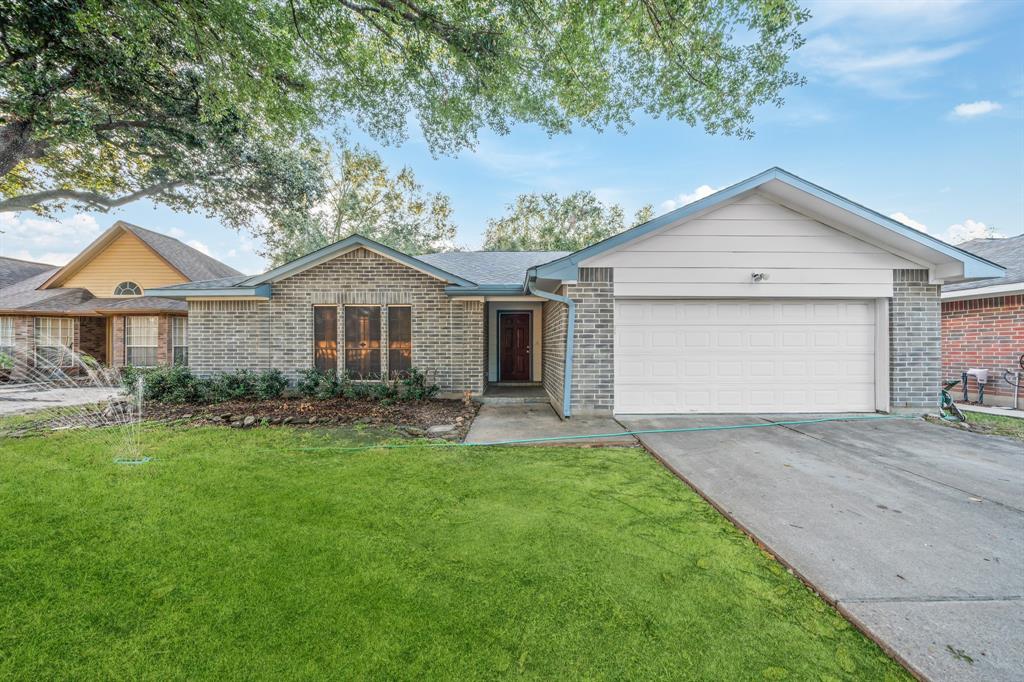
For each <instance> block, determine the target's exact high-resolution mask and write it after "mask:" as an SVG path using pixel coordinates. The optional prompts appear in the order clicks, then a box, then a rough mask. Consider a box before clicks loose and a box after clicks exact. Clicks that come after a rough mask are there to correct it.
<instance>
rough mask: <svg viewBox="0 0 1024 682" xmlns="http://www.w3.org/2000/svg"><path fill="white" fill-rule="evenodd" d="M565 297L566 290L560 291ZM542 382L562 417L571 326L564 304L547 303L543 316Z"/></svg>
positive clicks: (553, 405)
mask: <svg viewBox="0 0 1024 682" xmlns="http://www.w3.org/2000/svg"><path fill="white" fill-rule="evenodd" d="M558 294H559V295H562V296H564V295H565V288H564V287H563V288H562V289H560V290H559V291H558ZM541 318H542V321H541V324H542V327H541V382H542V384H543V386H544V392H545V393H547V394H548V399H549V400H550V401H551V406H552V407H554V408H555V412H557V413H558V414H559V415H561V416H565V415H562V402H563V399H564V396H563V393H562V387H563V386H564V385H565V333H566V328H567V327H568V324H569V313H568V308H567V306H566V305H565V304H564V303H558V302H556V301H545V302H544V310H543V312H542V314H541Z"/></svg>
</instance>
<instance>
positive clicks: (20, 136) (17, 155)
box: [0, 119, 46, 177]
mask: <svg viewBox="0 0 1024 682" xmlns="http://www.w3.org/2000/svg"><path fill="white" fill-rule="evenodd" d="M45 147H46V144H45V143H44V142H40V141H34V140H32V122H31V121H25V120H22V119H14V120H13V121H12V122H10V123H8V124H7V125H5V126H2V127H0V177H3V176H5V175H7V174H8V173H10V172H11V171H12V170H14V168H15V167H16V166H17V165H18V164H19V163H21V162H22V161H24V160H25V159H36V158H39V157H40V156H42V155H43V152H44V149H45Z"/></svg>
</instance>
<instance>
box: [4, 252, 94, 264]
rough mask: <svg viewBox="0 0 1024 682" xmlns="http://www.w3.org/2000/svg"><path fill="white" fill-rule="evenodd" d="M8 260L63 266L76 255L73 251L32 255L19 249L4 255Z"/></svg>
mask: <svg viewBox="0 0 1024 682" xmlns="http://www.w3.org/2000/svg"><path fill="white" fill-rule="evenodd" d="M4 255H6V256H7V257H8V258H18V259H20V260H30V261H35V262H37V263H51V264H53V265H65V264H66V263H67V262H68V261H70V260H71V259H72V258H74V257H75V256H77V255H78V254H77V253H75V252H74V251H44V252H42V253H38V252H36V253H33V252H31V251H28V250H26V249H19V250H17V251H14V252H13V253H7V254H4Z"/></svg>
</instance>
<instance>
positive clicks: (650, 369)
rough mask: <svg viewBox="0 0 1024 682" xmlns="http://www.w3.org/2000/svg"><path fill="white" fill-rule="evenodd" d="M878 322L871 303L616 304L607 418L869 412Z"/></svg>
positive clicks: (872, 403) (874, 390) (875, 371)
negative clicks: (616, 415) (611, 412)
mask: <svg viewBox="0 0 1024 682" xmlns="http://www.w3.org/2000/svg"><path fill="white" fill-rule="evenodd" d="M876 318H877V314H876V303H875V301H874V300H830V299H815V300H810V301H809V300H801V299H768V300H759V299H752V300H738V299H727V300H713V299H710V300H628V299H623V300H617V301H616V303H615V358H616V363H615V412H617V413H620V414H679V413H686V412H705V413H727V412H741V413H742V412H871V411H874V410H875V408H876V397H877V396H876V393H877V390H878V389H879V388H880V385H879V382H880V381H881V382H882V383H884V380H885V378H886V377H884V376H878V375H879V374H883V373H885V372H884V369H885V368H884V365H883V367H882V368H881V371H878V370H879V368H878V367H877V366H876V365H877V363H876V362H875V359H876V353H878V352H879V351H882V352H884V349H885V346H884V343H883V339H881V338H880V334H879V331H880V330H881V331H883V332H884V330H885V325H884V324H882V325H877V324H876V322H877V319H876ZM879 345H881V346H882V347H881V348H879Z"/></svg>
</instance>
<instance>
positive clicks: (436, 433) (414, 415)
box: [143, 398, 479, 440]
mask: <svg viewBox="0 0 1024 682" xmlns="http://www.w3.org/2000/svg"><path fill="white" fill-rule="evenodd" d="M478 409H479V405H477V404H476V403H473V402H470V403H468V404H467V403H465V402H463V401H461V400H423V401H413V402H399V403H395V404H392V405H383V404H381V403H378V402H372V401H361V400H344V399H337V400H309V399H306V398H278V399H275V400H242V401H230V402H226V403H217V404H215V405H168V404H164V403H153V402H150V403H146V405H145V407H144V408H143V415H144V418H145V419H147V420H150V421H187V422H189V423H191V424H196V425H221V426H230V427H233V428H250V427H253V426H260V425H268V426H310V425H312V426H330V425H355V424H359V425H366V426H376V427H391V428H396V429H398V430H399V431H401V432H403V433H405V434H406V435H409V436H415V437H424V436H426V437H434V438H446V439H449V440H461V439H462V438H464V437H465V435H466V433H467V432H468V431H469V427H470V425H471V424H472V423H473V418H474V417H476V413H477V410H478ZM449 427H450V428H449Z"/></svg>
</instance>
